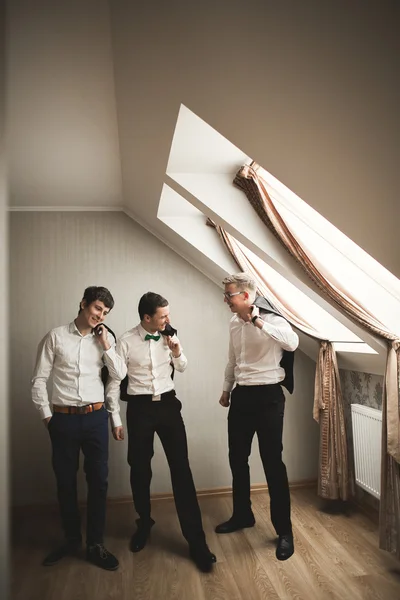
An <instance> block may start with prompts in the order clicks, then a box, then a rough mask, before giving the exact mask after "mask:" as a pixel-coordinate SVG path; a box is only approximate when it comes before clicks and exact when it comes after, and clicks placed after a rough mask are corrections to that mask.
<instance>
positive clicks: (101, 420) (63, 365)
mask: <svg viewBox="0 0 400 600" xmlns="http://www.w3.org/2000/svg"><path fill="white" fill-rule="evenodd" d="M113 306H114V299H113V297H112V295H111V294H110V292H109V291H108V290H107V289H106V288H104V287H96V286H91V287H88V288H87V289H86V290H85V292H84V296H83V298H82V301H81V303H80V306H79V314H78V316H77V318H76V319H75V320H74V321H73V322H72V323H70V324H69V325H63V326H61V327H57V328H55V329H52V330H51V331H50V332H49V333H48V334H47V335H46V336H45V337H44V338H43V340H42V341H41V343H40V344H39V347H38V355H37V361H36V366H35V371H34V374H33V378H32V400H33V402H34V404H35V406H36V408H37V409H38V411H39V414H40V416H41V418H42V420H43V422H44V424H45V426H46V427H47V429H48V431H49V434H50V438H51V444H52V451H53V454H52V464H53V469H54V473H55V476H56V480H57V493H58V501H59V506H60V513H61V520H62V525H63V529H64V534H65V542H64V543H63V544H62V545H61V546H60V547H59V548H56V549H55V550H54V551H53V552H51V553H50V554H49V555H48V556H47V557H46V558H45V559H44V561H43V564H44V565H45V566H50V565H54V564H55V563H57V562H58V561H59V560H60V559H61V558H63V557H64V556H66V555H68V554H75V553H76V552H77V551H78V550H79V548H80V546H81V543H82V538H81V523H80V515H79V507H78V498H77V471H78V468H79V454H80V450H81V449H82V452H83V454H84V470H85V473H86V481H87V486H88V496H87V528H86V529H87V531H86V545H87V552H86V557H87V559H88V560H89V561H90V562H92V563H94V564H96V565H97V566H99V567H101V568H103V569H107V570H115V569H117V568H118V560H117V559H116V558H115V556H113V555H112V554H111V553H110V552H108V550H106V548H105V547H104V545H103V533H104V527H105V516H106V495H107V479H108V416H109V414H110V416H111V422H112V431H113V436H114V438H115V439H116V440H122V439H123V429H122V426H121V425H122V424H121V418H120V415H119V403H118V401H112V400H111V401H109V402H108V405H107V410H106V408H105V406H104V386H103V383H102V380H101V369H102V367H103V366H106V367H107V368H108V371H109V373H110V374H111V375H112V376H113V377H118V378H123V377H125V374H126V367H125V365H124V363H123V362H122V360H121V358H120V357H119V356H118V355H117V353H116V351H115V343H114V341H113V340H111V339H109V335H108V331H107V328H106V327H105V326H102V327H101V324H102V323H103V322H104V319H105V317H106V315H107V314H108V313H109V312H110V310H111V309H112V307H113ZM50 376H51V377H52V396H51V404H52V408H50V402H49V397H48V391H47V382H48V380H49V378H50Z"/></svg>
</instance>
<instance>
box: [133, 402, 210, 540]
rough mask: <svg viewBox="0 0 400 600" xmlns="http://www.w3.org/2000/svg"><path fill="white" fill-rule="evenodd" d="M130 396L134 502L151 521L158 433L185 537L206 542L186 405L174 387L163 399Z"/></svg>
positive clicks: (142, 514) (140, 515)
mask: <svg viewBox="0 0 400 600" xmlns="http://www.w3.org/2000/svg"><path fill="white" fill-rule="evenodd" d="M128 398H129V399H128V408H127V413H126V421H127V427H128V463H129V465H130V468H131V487H132V496H133V502H134V504H135V508H136V512H137V513H138V515H139V517H140V520H141V522H142V523H143V524H146V523H148V522H149V521H150V512H151V506H150V482H151V477H152V471H151V459H152V457H153V455H154V434H155V433H157V435H158V437H159V438H160V440H161V443H162V445H163V448H164V451H165V455H166V457H167V461H168V464H169V468H170V472H171V481H172V489H173V493H174V499H175V506H176V510H177V513H178V518H179V522H180V525H181V529H182V533H183V536H184V537H185V538H186V540H187V541H188V542H189V544H194V545H196V544H202V543H204V542H205V535H204V531H203V525H202V520H201V513H200V508H199V504H198V501H197V496H196V489H195V487H194V482H193V477H192V472H191V470H190V466H189V458H188V447H187V439H186V431H185V425H184V423H183V420H182V416H181V408H182V404H181V403H180V401H179V400H178V398H177V397H176V394H175V391H174V390H172V391H171V392H166V393H165V394H162V399H161V400H160V401H156V402H154V401H152V400H151V396H146V395H143V396H139V395H138V396H129V397H128Z"/></svg>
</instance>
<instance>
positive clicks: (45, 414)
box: [39, 406, 53, 419]
mask: <svg viewBox="0 0 400 600" xmlns="http://www.w3.org/2000/svg"><path fill="white" fill-rule="evenodd" d="M39 413H40V418H41V419H48V418H49V417H52V416H53V413H52V412H51V410H50V406H43V408H39Z"/></svg>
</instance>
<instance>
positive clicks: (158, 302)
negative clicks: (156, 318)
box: [138, 292, 169, 321]
mask: <svg viewBox="0 0 400 600" xmlns="http://www.w3.org/2000/svg"><path fill="white" fill-rule="evenodd" d="M168 304H169V302H168V300H166V299H165V298H163V297H162V296H160V294H155V293H154V292H147V293H146V294H143V296H142V297H141V298H140V300H139V306H138V311H139V317H140V320H141V321H143V318H144V315H149V317H152V316H153V315H154V314H155V313H156V312H157V308H160V307H162V308H163V307H164V306H168Z"/></svg>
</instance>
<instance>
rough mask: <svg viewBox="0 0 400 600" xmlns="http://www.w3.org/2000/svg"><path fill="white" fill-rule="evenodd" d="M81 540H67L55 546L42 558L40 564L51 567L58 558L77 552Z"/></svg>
mask: <svg viewBox="0 0 400 600" xmlns="http://www.w3.org/2000/svg"><path fill="white" fill-rule="evenodd" d="M81 545H82V541H81V540H68V541H66V542H65V543H64V544H62V545H61V546H58V548H55V550H53V551H52V552H50V554H48V555H47V556H46V558H45V559H44V560H43V562H42V565H43V566H44V567H52V566H53V565H55V564H56V563H58V561H59V560H61V559H62V558H64V557H65V556H74V555H76V554H77V552H78V551H79V549H80V548H81Z"/></svg>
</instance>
